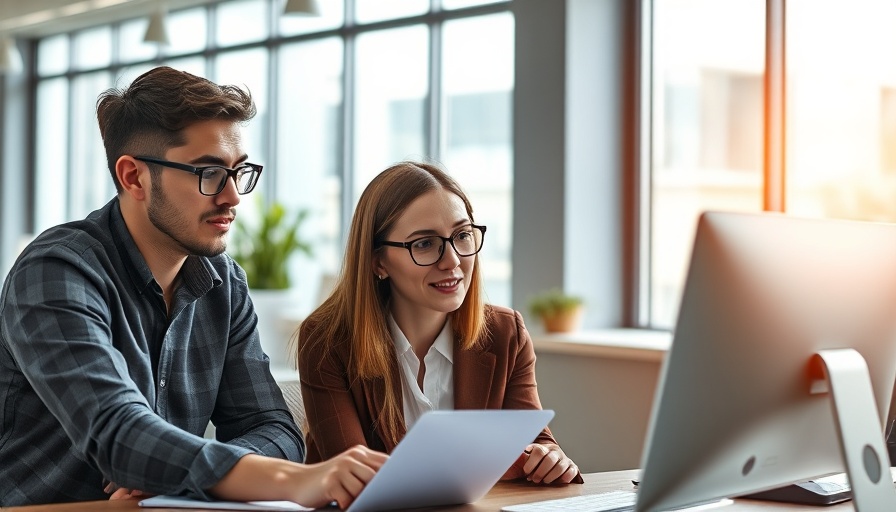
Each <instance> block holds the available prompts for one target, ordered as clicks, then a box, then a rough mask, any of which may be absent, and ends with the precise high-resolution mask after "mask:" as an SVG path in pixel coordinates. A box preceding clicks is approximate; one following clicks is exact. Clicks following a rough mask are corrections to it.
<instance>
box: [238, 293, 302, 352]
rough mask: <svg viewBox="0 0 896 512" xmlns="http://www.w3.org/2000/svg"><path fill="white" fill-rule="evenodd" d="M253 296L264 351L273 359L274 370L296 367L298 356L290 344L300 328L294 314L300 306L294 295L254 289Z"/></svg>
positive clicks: (251, 295) (251, 294)
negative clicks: (291, 349)
mask: <svg viewBox="0 0 896 512" xmlns="http://www.w3.org/2000/svg"><path fill="white" fill-rule="evenodd" d="M249 296H250V297H251V298H252V304H253V305H254V306H255V315H256V316H257V317H258V335H259V337H260V338H261V348H262V350H264V353H265V354H267V356H268V357H269V358H270V359H271V367H272V368H278V369H282V368H286V367H292V366H293V361H294V360H295V356H294V355H293V354H291V353H290V351H289V340H290V338H291V337H292V335H293V333H294V332H295V329H297V328H298V325H297V322H296V321H295V320H294V319H295V315H293V314H290V313H291V312H292V311H293V310H294V309H295V305H296V299H295V297H294V296H293V294H292V291H291V290H262V289H255V288H251V289H249Z"/></svg>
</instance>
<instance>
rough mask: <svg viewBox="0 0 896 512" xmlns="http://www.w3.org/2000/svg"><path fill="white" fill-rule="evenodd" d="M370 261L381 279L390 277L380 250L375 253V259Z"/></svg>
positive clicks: (375, 273)
mask: <svg viewBox="0 0 896 512" xmlns="http://www.w3.org/2000/svg"><path fill="white" fill-rule="evenodd" d="M370 263H371V267H373V274H374V275H375V276H376V277H377V278H379V279H380V280H381V281H382V280H383V279H385V278H387V277H389V272H388V271H387V270H386V267H384V266H383V262H382V258H381V257H380V253H379V252H376V253H374V255H373V260H372V261H371V262H370Z"/></svg>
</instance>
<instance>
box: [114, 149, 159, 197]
mask: <svg viewBox="0 0 896 512" xmlns="http://www.w3.org/2000/svg"><path fill="white" fill-rule="evenodd" d="M115 176H116V177H117V178H118V183H120V184H121V187H122V192H123V193H125V194H128V195H130V196H131V197H133V198H134V199H135V200H137V201H143V200H145V199H146V190H147V188H148V187H149V182H150V178H149V168H148V167H147V166H146V164H145V163H143V162H140V161H139V160H136V159H135V158H134V157H132V156H130V155H122V156H121V157H119V158H118V161H116V162H115Z"/></svg>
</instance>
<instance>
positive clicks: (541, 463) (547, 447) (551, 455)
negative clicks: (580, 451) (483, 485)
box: [501, 443, 579, 484]
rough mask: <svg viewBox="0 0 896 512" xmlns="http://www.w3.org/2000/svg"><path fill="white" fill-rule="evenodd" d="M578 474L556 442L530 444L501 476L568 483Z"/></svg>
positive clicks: (532, 480)
mask: <svg viewBox="0 0 896 512" xmlns="http://www.w3.org/2000/svg"><path fill="white" fill-rule="evenodd" d="M577 474H579V468H578V466H576V464H575V463H574V462H573V461H572V459H570V458H569V457H567V456H566V454H565V453H563V450H561V449H560V447H559V446H557V445H556V444H537V443H536V444H530V445H529V446H527V447H526V451H525V452H523V453H522V454H521V455H520V456H519V458H518V459H517V460H516V462H514V463H513V465H512V466H510V469H508V470H507V472H506V473H504V476H503V477H501V479H502V480H513V479H517V478H525V479H526V480H529V481H530V482H533V483H536V484H568V483H570V482H572V480H573V479H574V478H575V477H576V475H577Z"/></svg>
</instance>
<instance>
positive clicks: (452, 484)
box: [346, 410, 554, 512]
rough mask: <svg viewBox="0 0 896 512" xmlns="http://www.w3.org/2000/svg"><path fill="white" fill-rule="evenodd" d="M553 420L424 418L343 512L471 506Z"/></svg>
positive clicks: (522, 414)
mask: <svg viewBox="0 0 896 512" xmlns="http://www.w3.org/2000/svg"><path fill="white" fill-rule="evenodd" d="M553 417H554V411H552V410H475V411H473V410H462V411H432V412H428V413H426V414H424V415H423V416H421V417H420V419H419V420H417V423H415V424H414V426H413V427H411V429H410V430H409V431H408V433H407V434H406V435H405V437H404V439H402V440H401V442H399V443H398V446H396V447H395V449H394V450H393V451H392V455H391V456H390V457H389V460H387V461H386V463H385V464H383V466H382V467H381V468H380V470H379V471H378V472H377V474H376V475H375V476H374V477H373V479H372V480H371V481H370V482H369V483H368V484H367V487H365V488H364V490H363V491H361V494H359V495H358V497H357V499H355V501H354V502H353V503H352V504H351V506H350V507H349V508H348V510H347V511H346V512H372V511H377V510H389V509H396V508H413V507H432V506H439V505H454V504H459V503H470V502H473V501H476V500H478V499H479V498H481V497H483V496H485V494H486V493H487V492H488V491H489V489H491V488H492V486H493V485H495V483H496V482H497V481H498V480H499V479H500V478H501V476H503V475H504V473H505V472H506V471H507V469H508V468H509V467H510V465H511V464H513V462H514V461H515V460H516V459H517V457H519V455H520V454H521V453H522V452H523V450H525V448H526V446H528V445H529V444H530V443H532V441H533V440H534V439H535V438H536V437H537V436H538V433H539V432H541V430H542V429H543V428H544V427H545V426H546V425H547V424H548V422H549V421H551V418H553Z"/></svg>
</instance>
